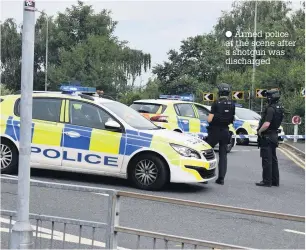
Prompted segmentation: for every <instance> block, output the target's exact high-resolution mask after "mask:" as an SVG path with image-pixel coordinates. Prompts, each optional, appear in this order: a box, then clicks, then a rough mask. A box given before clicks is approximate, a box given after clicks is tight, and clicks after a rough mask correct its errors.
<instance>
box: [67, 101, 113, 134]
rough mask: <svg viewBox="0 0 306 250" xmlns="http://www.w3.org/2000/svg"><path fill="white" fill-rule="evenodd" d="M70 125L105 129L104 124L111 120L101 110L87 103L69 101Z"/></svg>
mask: <svg viewBox="0 0 306 250" xmlns="http://www.w3.org/2000/svg"><path fill="white" fill-rule="evenodd" d="M69 110H70V113H69V114H70V123H71V124H73V125H77V126H83V127H90V128H97V129H105V123H106V122H107V121H109V120H113V118H112V117H111V116H110V115H109V114H108V113H107V112H105V111H104V110H102V109H101V108H98V107H97V106H94V105H91V104H89V103H84V102H79V101H70V107H69Z"/></svg>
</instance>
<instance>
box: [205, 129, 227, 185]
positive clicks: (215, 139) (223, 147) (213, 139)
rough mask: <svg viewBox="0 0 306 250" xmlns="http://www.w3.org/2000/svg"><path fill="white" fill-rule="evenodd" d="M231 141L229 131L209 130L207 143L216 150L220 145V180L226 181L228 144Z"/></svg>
mask: <svg viewBox="0 0 306 250" xmlns="http://www.w3.org/2000/svg"><path fill="white" fill-rule="evenodd" d="M228 141H229V129H228V127H226V128H209V129H208V137H207V139H206V142H207V143H208V144H209V145H210V146H211V147H212V148H214V147H215V146H216V145H217V144H218V143H219V177H218V179H219V180H224V177H225V175H226V171H227V144H228Z"/></svg>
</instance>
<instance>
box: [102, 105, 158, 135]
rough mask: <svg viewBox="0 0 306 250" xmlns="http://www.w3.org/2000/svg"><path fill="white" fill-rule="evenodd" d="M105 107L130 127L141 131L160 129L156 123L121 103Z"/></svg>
mask: <svg viewBox="0 0 306 250" xmlns="http://www.w3.org/2000/svg"><path fill="white" fill-rule="evenodd" d="M103 106H105V107H106V108H108V109H109V110H110V111H111V112H113V113H114V114H116V115H117V116H118V117H120V119H122V120H124V121H125V122H126V123H127V124H128V125H130V126H131V127H133V128H135V129H139V130H153V129H159V128H158V127H157V126H156V125H154V123H152V122H151V121H149V120H148V119H146V118H145V117H143V116H142V115H141V114H139V113H138V112H137V111H136V110H134V109H132V108H131V107H128V106H126V105H125V104H122V103H119V102H109V103H103Z"/></svg>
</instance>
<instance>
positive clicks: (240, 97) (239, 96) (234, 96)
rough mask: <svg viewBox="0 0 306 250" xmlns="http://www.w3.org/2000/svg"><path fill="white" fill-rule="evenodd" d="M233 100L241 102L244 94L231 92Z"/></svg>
mask: <svg viewBox="0 0 306 250" xmlns="http://www.w3.org/2000/svg"><path fill="white" fill-rule="evenodd" d="M232 98H233V100H243V99H244V92H243V91H232Z"/></svg>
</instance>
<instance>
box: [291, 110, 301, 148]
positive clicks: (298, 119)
mask: <svg viewBox="0 0 306 250" xmlns="http://www.w3.org/2000/svg"><path fill="white" fill-rule="evenodd" d="M301 123H302V120H301V117H300V116H298V115H295V116H293V117H292V124H294V138H293V141H294V142H297V139H298V134H299V125H300V124H301Z"/></svg>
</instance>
